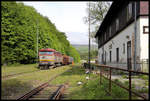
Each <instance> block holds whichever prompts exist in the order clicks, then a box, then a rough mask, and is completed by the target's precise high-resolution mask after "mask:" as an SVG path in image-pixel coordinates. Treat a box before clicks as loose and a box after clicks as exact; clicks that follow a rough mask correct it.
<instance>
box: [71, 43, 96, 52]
mask: <svg viewBox="0 0 150 101" xmlns="http://www.w3.org/2000/svg"><path fill="white" fill-rule="evenodd" d="M72 46H73V47H74V48H76V49H77V51H78V52H79V53H87V52H88V50H89V45H86V44H72ZM91 50H98V47H97V45H91Z"/></svg>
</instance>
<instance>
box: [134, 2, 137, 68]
mask: <svg viewBox="0 0 150 101" xmlns="http://www.w3.org/2000/svg"><path fill="white" fill-rule="evenodd" d="M134 5H135V7H134V9H135V19H134V20H135V26H134V31H135V32H134V33H135V35H134V36H135V37H134V43H135V44H134V50H135V51H134V70H136V33H137V32H136V29H137V27H136V26H137V23H136V1H135V2H134Z"/></svg>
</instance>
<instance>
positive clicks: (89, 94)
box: [52, 65, 135, 100]
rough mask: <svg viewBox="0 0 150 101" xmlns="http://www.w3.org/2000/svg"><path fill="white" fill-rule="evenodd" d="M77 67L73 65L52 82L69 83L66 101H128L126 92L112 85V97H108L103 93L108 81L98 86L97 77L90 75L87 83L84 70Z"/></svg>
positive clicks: (106, 88)
mask: <svg viewBox="0 0 150 101" xmlns="http://www.w3.org/2000/svg"><path fill="white" fill-rule="evenodd" d="M79 67H80V66H79V65H75V66H74V67H72V68H71V69H70V70H69V72H66V73H63V74H62V75H61V76H60V77H58V78H56V79H55V80H54V81H52V84H60V83H61V84H63V83H66V82H69V88H68V89H67V91H66V92H69V95H68V96H67V98H66V100H83V99H86V100H91V99H94V100H98V99H100V100H106V99H107V100H108V99H111V100H113V99H128V92H127V91H126V90H124V89H123V88H120V87H118V86H116V85H114V84H112V95H111V96H110V95H108V94H107V93H106V92H105V90H108V81H107V80H106V79H103V84H102V85H100V84H99V82H100V81H99V76H97V75H95V74H90V80H88V81H87V80H86V79H85V77H86V76H89V75H87V74H85V70H84V69H83V68H79ZM78 81H81V82H82V83H83V84H82V85H77V82H78ZM134 98H135V97H134Z"/></svg>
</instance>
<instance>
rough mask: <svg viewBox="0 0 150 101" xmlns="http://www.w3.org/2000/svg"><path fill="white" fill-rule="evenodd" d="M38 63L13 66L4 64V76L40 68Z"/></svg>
mask: <svg viewBox="0 0 150 101" xmlns="http://www.w3.org/2000/svg"><path fill="white" fill-rule="evenodd" d="M36 67H37V64H28V65H23V64H22V65H12V66H2V68H1V70H2V72H1V73H2V76H6V75H12V74H17V73H26V72H31V71H36V70H38V68H36Z"/></svg>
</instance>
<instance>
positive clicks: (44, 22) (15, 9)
mask: <svg viewBox="0 0 150 101" xmlns="http://www.w3.org/2000/svg"><path fill="white" fill-rule="evenodd" d="M1 3H2V4H1V14H2V16H1V20H2V21H1V47H2V50H1V54H2V55H1V58H2V59H1V65H2V64H14V63H20V64H29V63H35V62H36V61H37V59H36V58H37V33H38V49H41V48H53V49H55V50H56V51H59V52H61V53H63V54H66V55H69V56H72V57H74V60H75V62H79V61H80V55H79V53H78V52H77V51H76V49H75V48H74V47H72V45H71V44H70V43H69V41H68V40H67V37H66V34H65V33H64V32H60V31H59V30H57V28H56V26H55V25H54V24H53V23H52V22H51V20H50V19H49V18H48V17H46V16H43V15H41V14H40V13H38V12H37V11H36V9H35V8H33V7H31V6H26V5H24V4H23V3H16V2H15V1H13V2H12V1H11V2H6V1H5V2H4V1H3V2H1Z"/></svg>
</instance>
